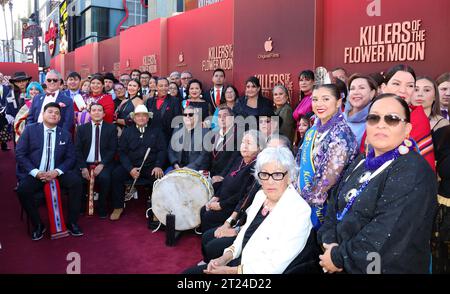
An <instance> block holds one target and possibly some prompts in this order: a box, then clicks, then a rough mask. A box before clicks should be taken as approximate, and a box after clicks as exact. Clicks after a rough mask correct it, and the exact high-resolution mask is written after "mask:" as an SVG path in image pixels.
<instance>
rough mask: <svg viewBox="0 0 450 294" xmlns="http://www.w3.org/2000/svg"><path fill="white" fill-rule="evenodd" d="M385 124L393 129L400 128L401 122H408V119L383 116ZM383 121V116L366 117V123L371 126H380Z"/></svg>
mask: <svg viewBox="0 0 450 294" xmlns="http://www.w3.org/2000/svg"><path fill="white" fill-rule="evenodd" d="M383 119H384V122H385V123H386V124H387V125H388V126H391V127H395V126H398V124H399V123H400V122H408V121H407V120H406V119H404V118H401V117H399V116H398V115H395V114H386V115H384V116H383ZM380 120H381V116H380V115H378V114H369V115H367V117H366V122H367V123H368V124H369V125H371V126H374V125H376V124H378V123H379V122H380Z"/></svg>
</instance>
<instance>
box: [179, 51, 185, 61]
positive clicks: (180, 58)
mask: <svg viewBox="0 0 450 294" xmlns="http://www.w3.org/2000/svg"><path fill="white" fill-rule="evenodd" d="M178 61H179V62H180V63H182V62H183V61H184V55H183V52H181V53H180V55H178Z"/></svg>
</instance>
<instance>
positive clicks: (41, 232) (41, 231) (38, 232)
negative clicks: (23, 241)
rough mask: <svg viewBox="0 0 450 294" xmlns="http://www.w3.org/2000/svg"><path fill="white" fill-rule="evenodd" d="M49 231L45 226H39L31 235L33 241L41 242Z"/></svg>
mask: <svg viewBox="0 0 450 294" xmlns="http://www.w3.org/2000/svg"><path fill="white" fill-rule="evenodd" d="M46 230H47V229H46V228H45V226H44V225H43V224H39V225H37V226H36V227H35V228H34V231H33V232H32V233H31V240H33V241H37V240H41V239H42V237H44V233H45V231H46Z"/></svg>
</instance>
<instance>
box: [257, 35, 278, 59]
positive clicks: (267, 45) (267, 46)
mask: <svg viewBox="0 0 450 294" xmlns="http://www.w3.org/2000/svg"><path fill="white" fill-rule="evenodd" d="M264 50H265V51H266V53H263V54H258V59H262V60H266V59H272V58H280V53H274V52H273V40H272V37H269V38H268V39H267V41H265V42H264Z"/></svg>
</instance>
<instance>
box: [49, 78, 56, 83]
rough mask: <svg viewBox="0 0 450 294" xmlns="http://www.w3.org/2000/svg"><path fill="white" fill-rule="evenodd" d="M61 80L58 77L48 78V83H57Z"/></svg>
mask: <svg viewBox="0 0 450 294" xmlns="http://www.w3.org/2000/svg"><path fill="white" fill-rule="evenodd" d="M57 82H59V80H58V79H47V83H57Z"/></svg>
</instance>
